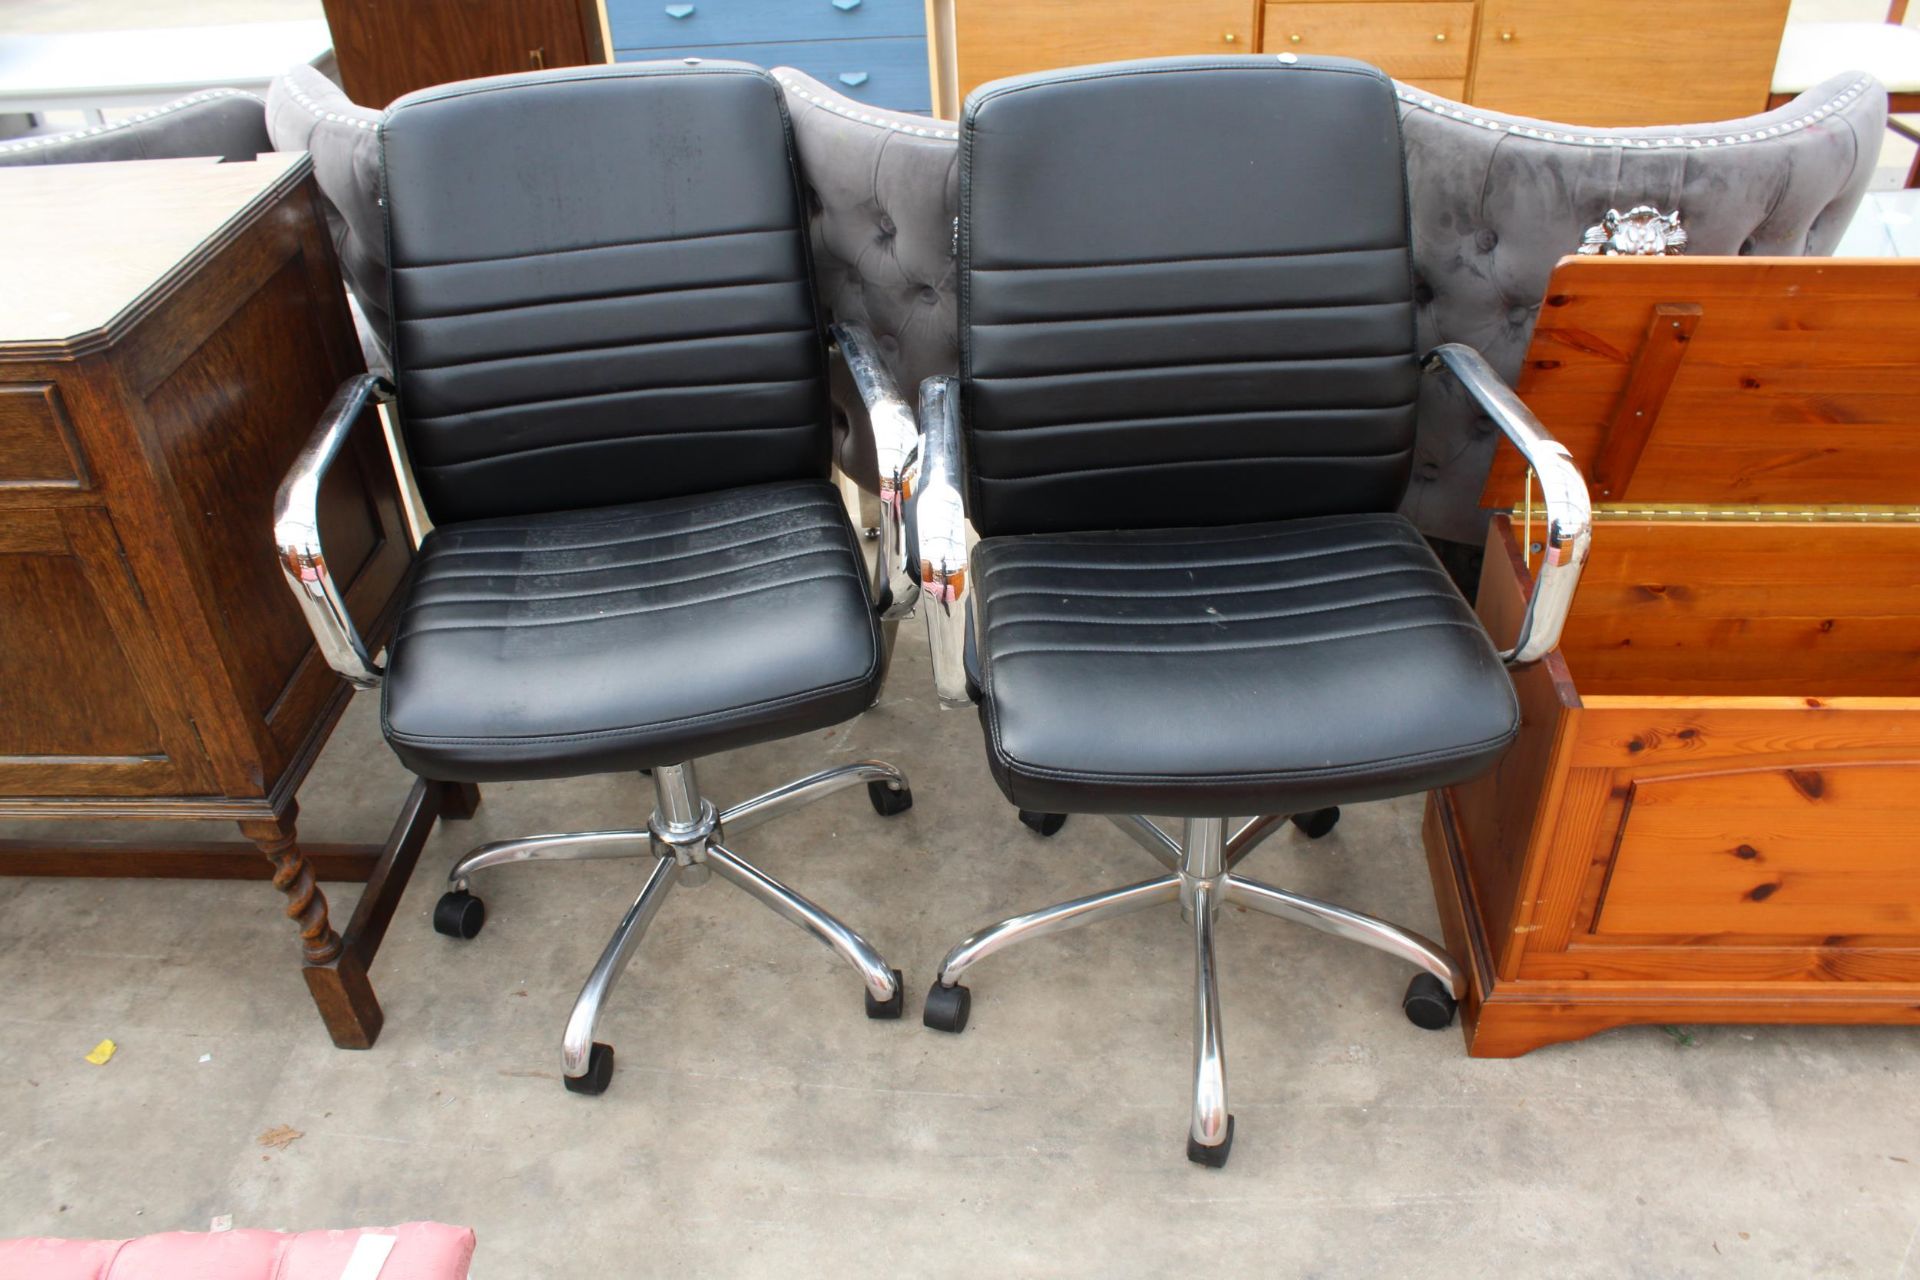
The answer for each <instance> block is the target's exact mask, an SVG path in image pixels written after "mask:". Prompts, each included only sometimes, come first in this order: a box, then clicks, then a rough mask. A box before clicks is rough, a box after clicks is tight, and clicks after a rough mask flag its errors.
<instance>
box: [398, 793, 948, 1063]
mask: <svg viewBox="0 0 1920 1280" xmlns="http://www.w3.org/2000/svg"><path fill="white" fill-rule="evenodd" d="M862 782H864V783H866V784H867V794H868V797H869V799H871V800H872V802H873V807H874V809H875V811H876V812H878V813H879V814H880V815H881V816H882V817H892V816H893V815H895V814H899V813H904V812H906V811H907V810H908V809H910V808H912V807H913V793H912V792H911V791H909V790H908V789H907V778H906V775H905V774H903V773H901V772H900V770H898V769H896V768H894V767H893V766H892V765H890V764H885V763H882V762H881V761H878V760H862V761H860V762H859V763H858V764H849V765H842V766H840V767H839V768H836V769H825V770H822V771H821V772H819V773H814V774H809V775H808V776H806V777H804V778H800V779H797V780H795V781H793V782H789V783H787V784H786V785H785V786H783V787H776V788H774V789H773V790H772V791H769V792H767V793H766V794H765V795H758V796H755V797H754V798H753V799H751V800H743V801H741V802H740V803H739V804H736V805H734V806H733V807H732V808H729V809H723V810H720V811H718V812H716V811H715V810H714V807H713V803H712V801H710V800H707V799H706V798H705V797H703V796H702V795H701V794H700V788H699V785H698V784H697V782H696V781H695V779H694V767H693V764H692V762H691V761H689V762H687V763H685V764H674V765H662V766H660V767H658V768H656V769H654V770H653V791H654V808H653V816H652V817H651V818H650V819H649V820H648V823H647V825H646V826H645V827H641V828H635V829H632V830H620V831H576V832H571V833H564V834H559V835H542V836H528V837H526V838H524V839H520V840H501V841H498V842H496V843H494V844H485V845H481V846H480V847H479V848H477V849H475V850H473V851H472V852H471V853H469V854H467V855H466V856H465V857H464V858H461V859H460V860H459V861H458V862H456V863H454V865H453V869H452V870H451V871H449V872H448V873H447V881H448V889H447V892H446V893H445V894H443V895H442V896H441V898H440V901H439V903H438V904H437V905H436V906H435V907H434V912H433V927H434V928H435V929H436V930H438V931H439V932H440V933H443V934H446V935H447V936H449V937H454V938H471V937H473V936H474V935H475V934H477V933H479V932H480V928H481V926H482V925H483V924H485V922H486V915H487V913H486V907H485V906H484V905H483V904H482V903H481V901H480V899H479V898H477V897H475V896H474V895H473V894H472V893H470V892H469V891H468V880H469V878H470V877H471V876H472V875H473V873H474V872H476V871H482V870H485V869H486V868H488V867H499V866H505V865H506V864H508V863H511V862H546V861H558V860H568V861H577V860H581V859H586V858H642V857H648V858H652V859H653V860H654V862H653V866H652V868H651V869H650V870H649V871H648V872H647V878H646V881H645V883H644V884H642V885H641V886H640V895H639V896H638V897H636V898H635V899H634V900H633V905H632V906H631V907H629V908H627V914H626V916H625V918H624V919H622V920H621V921H620V927H619V928H617V929H615V930H614V933H613V938H612V940H610V941H609V942H608V943H607V947H606V950H605V951H603V952H601V954H600V961H599V963H598V964H596V965H594V966H593V972H592V973H591V974H589V975H588V977H587V983H586V985H585V986H584V987H582V988H581V989H580V998H579V999H578V1000H576V1001H574V1005H573V1014H572V1016H570V1017H569V1018H568V1019H567V1030H566V1035H565V1036H564V1037H563V1038H562V1040H561V1042H560V1061H561V1065H562V1068H563V1070H564V1071H565V1073H566V1086H567V1088H568V1089H569V1090H571V1091H573V1092H574V1093H603V1092H605V1091H606V1088H607V1084H608V1082H609V1081H610V1080H611V1079H612V1077H613V1046H611V1045H608V1044H603V1043H600V1042H598V1041H596V1040H595V1039H594V1038H593V1033H594V1028H595V1027H596V1026H597V1025H598V1024H599V1021H600V1011H601V1009H602V1008H603V1007H604V1006H605V1004H606V1001H607V995H608V993H609V992H611V991H612V990H613V984H614V983H615V982H617V981H619V979H620V974H621V971H622V970H624V969H625V968H626V967H627V961H628V960H630V959H632V958H633V953H634V951H635V950H637V949H638V948H639V946H640V939H641V937H642V936H643V935H645V933H646V931H647V926H648V925H649V924H650V923H652V921H653V918H654V916H655V915H657V914H659V911H660V905H661V904H662V903H663V902H665V901H666V899H667V892H668V890H670V889H672V888H673V886H674V885H675V884H684V885H689V886H692V885H699V884H705V883H706V882H707V880H708V878H709V875H710V873H712V872H718V873H719V874H720V878H721V879H722V880H724V881H726V882H727V883H729V884H732V885H734V886H735V887H736V888H740V889H744V890H745V891H746V893H747V895H748V896H749V897H751V898H753V899H754V900H756V901H758V902H759V903H760V904H761V905H763V906H766V907H768V908H771V909H772V911H773V912H774V914H776V915H779V916H783V917H785V918H786V919H788V920H790V921H792V922H793V923H794V924H796V925H798V926H799V927H800V928H802V929H804V930H806V931H807V932H808V933H810V934H812V935H813V936H814V937H815V938H818V939H819V940H820V941H821V942H824V943H825V944H826V945H827V946H829V947H831V948H832V949H833V951H834V952H835V954H837V955H838V956H840V958H841V959H843V960H845V961H846V962H847V963H848V964H850V965H852V966H853V967H854V968H855V969H856V970H857V971H858V972H859V974H860V980H861V981H862V982H863V983H865V984H866V989H867V1016H868V1017H869V1018H897V1017H899V1016H900V1011H901V1007H902V994H903V992H902V987H901V985H900V971H899V970H898V969H892V968H889V967H888V966H887V962H886V961H885V960H883V959H881V958H880V953H879V952H878V951H876V950H874V948H873V944H871V943H870V942H868V941H867V940H866V939H865V938H863V937H861V936H860V935H859V934H857V933H855V932H854V931H853V930H852V929H849V928H848V927H847V926H846V925H844V924H842V923H840V921H838V920H836V919H835V918H834V917H832V916H831V915H828V914H827V913H826V912H825V911H823V910H821V909H820V908H819V907H818V906H816V905H814V904H813V903H812V902H810V901H808V900H807V899H806V898H804V897H802V896H801V895H799V894H798V893H795V892H794V891H793V890H792V889H789V888H788V887H787V886H786V885H784V884H782V883H781V882H780V881H778V880H776V879H774V878H773V877H772V876H770V875H768V874H767V873H766V872H764V871H762V870H761V869H760V868H758V867H756V866H754V865H753V864H752V863H751V862H748V861H747V860H746V859H745V858H742V857H741V856H740V855H739V854H737V853H734V852H733V851H732V850H731V849H729V848H727V847H726V846H725V845H723V844H722V843H721V841H722V839H730V838H731V837H733V836H736V835H738V834H740V833H741V832H743V831H746V830H748V829H749V828H751V827H757V826H759V825H760V824H761V823H763V822H769V821H771V820H772V819H774V818H777V817H780V816H781V815H782V814H785V813H789V812H791V811H792V810H794V809H798V808H799V807H801V806H802V805H805V804H810V803H812V802H813V801H815V800H818V799H820V798H821V797H823V796H829V795H832V794H833V793H834V792H836V791H842V790H845V789H846V788H848V787H852V786H856V785H858V784H860V783H862Z"/></svg>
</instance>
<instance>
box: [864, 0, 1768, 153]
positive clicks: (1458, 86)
mask: <svg viewBox="0 0 1920 1280" xmlns="http://www.w3.org/2000/svg"><path fill="white" fill-rule="evenodd" d="M868 2H869V3H870V2H871V0H868ZM1787 4H1788V0H1618V2H1617V3H1614V4H1610V5H1606V6H1604V7H1601V8H1596V7H1595V6H1592V5H1580V4H1570V3H1566V0H1188V2H1186V3H1178V4H1167V3H1161V2H1160V0H1151V2H1148V0H928V8H929V11H930V13H931V14H932V18H931V27H930V30H932V32H933V33H934V36H935V43H936V50H935V54H934V64H935V68H936V73H935V74H936V81H937V84H938V88H937V89H936V95H937V98H938V101H939V104H940V108H939V109H940V113H941V114H942V115H946V116H948V117H950V118H951V117H953V116H955V115H956V114H957V113H958V111H959V106H960V102H961V101H962V100H963V99H964V98H965V96H966V95H967V93H968V92H970V91H971V90H972V89H973V88H974V87H975V86H977V85H979V84H982V83H984V82H985V81H988V80H993V79H997V78H999V77H1001V76H1009V75H1018V74H1021V73H1024V72H1029V71H1040V70H1044V69H1046V68H1049V67H1064V66H1073V65H1076V64H1079V63H1086V62H1104V61H1110V60H1114V59H1121V58H1149V57H1158V56H1161V55H1166V54H1183V53H1184V54H1205V53H1247V52H1252V51H1256V50H1257V51H1261V52H1266V53H1286V52H1293V53H1299V54H1333V55H1338V56H1341V57H1348V58H1358V59H1360V60H1361V61H1363V62H1371V63H1373V64H1375V65H1376V66H1379V67H1381V68H1382V69H1384V70H1385V71H1386V72H1387V74H1388V75H1391V76H1393V77H1394V78H1396V79H1398V80H1403V81H1406V82H1408V83H1410V84H1412V85H1414V86H1415V87H1417V88H1422V89H1426V90H1427V91H1429V92H1431V93H1435V94H1438V95H1440V96H1441V97H1445V98H1451V99H1454V100H1457V101H1461V102H1469V103H1472V104H1474V105H1476V106H1484V107H1487V108H1489V109H1490V110H1494V111H1504V112H1512V113H1515V114H1519V115H1530V116H1539V117H1542V118H1545V119H1548V120H1557V121H1564V122H1567V123H1573V124H1585V125H1621V126H1624V125H1645V124H1684V123H1688V122H1692V121H1702V120H1725V119H1731V118H1734V117H1738V116H1743V115H1748V114H1751V113H1753V112H1757V111H1763V110H1765V109H1766V104H1767V95H1768V91H1769V89H1770V87H1771V83H1772V78H1773V64H1774V59H1775V57H1776V55H1777V54H1778V52H1779V47H1780V33H1781V31H1782V30H1783V29H1784V27H1785V25H1786V17H1787Z"/></svg>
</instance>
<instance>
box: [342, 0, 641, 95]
mask: <svg viewBox="0 0 1920 1280" xmlns="http://www.w3.org/2000/svg"><path fill="white" fill-rule="evenodd" d="M662 3H664V0H662ZM322 4H323V7H324V9H325V11H326V15H327V26H328V28H329V29H330V30H331V31H332V32H333V55H334V59H335V61H336V62H338V63H339V66H340V86H341V88H343V89H345V90H346V92H347V96H348V97H349V98H352V99H353V100H354V101H355V102H357V103H359V104H360V105H361V106H363V107H374V108H385V107H386V106H387V105H388V104H390V103H391V102H392V101H393V100H394V99H395V98H397V97H399V96H400V95H401V94H403V93H411V92H412V91H413V90H415V89H424V88H426V87H427V86H428V85H434V84H445V83H447V82H448V81H449V80H470V79H472V78H473V77H475V76H498V75H506V74H508V73H509V72H514V71H538V70H540V69H541V68H543V67H577V66H582V65H585V64H589V63H596V62H605V61H606V60H607V50H608V49H610V48H611V47H612V45H611V43H610V42H609V40H608V39H607V19H606V13H605V12H604V10H603V9H602V7H601V3H600V0H322Z"/></svg>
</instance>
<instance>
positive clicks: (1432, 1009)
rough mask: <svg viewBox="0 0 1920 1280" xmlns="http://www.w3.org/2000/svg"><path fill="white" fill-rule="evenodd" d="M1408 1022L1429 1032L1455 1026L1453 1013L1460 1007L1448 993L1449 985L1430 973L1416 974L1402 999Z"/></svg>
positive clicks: (1401, 1004)
mask: <svg viewBox="0 0 1920 1280" xmlns="http://www.w3.org/2000/svg"><path fill="white" fill-rule="evenodd" d="M1400 1007H1401V1008H1402V1009H1405V1010H1406V1011H1407V1021H1408V1022H1411V1023H1412V1024H1413V1025H1414V1026H1416V1027H1420V1028H1422V1029H1424V1030H1427V1031H1445V1030H1446V1029H1447V1028H1448V1027H1449V1026H1452V1025H1453V1011H1454V1010H1455V1009H1456V1008H1458V1007H1459V1002H1458V1001H1456V1000H1455V999H1454V998H1453V997H1452V996H1451V995H1449V994H1448V992H1447V984H1446V983H1444V982H1442V981H1440V979H1438V978H1436V977H1434V976H1433V975H1432V974H1430V973H1416V974H1414V975H1413V981H1412V982H1409V983H1408V984H1407V994H1406V995H1404V996H1402V997H1401V998H1400Z"/></svg>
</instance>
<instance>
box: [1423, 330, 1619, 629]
mask: <svg viewBox="0 0 1920 1280" xmlns="http://www.w3.org/2000/svg"><path fill="white" fill-rule="evenodd" d="M1426 367H1427V369H1428V370H1429V371H1431V370H1434V369H1439V368H1445V369H1446V370H1447V371H1448V372H1450V373H1451V374H1453V376H1454V377H1456V378H1458V379H1459V380H1460V385H1461V386H1463V387H1465V388H1466V389H1467V394H1468V395H1471V396H1472V397H1473V398H1474V400H1475V401H1476V402H1477V403H1478V404H1479V406H1480V408H1481V409H1482V410H1484V411H1485V412H1486V414H1487V416H1488V417H1490V418H1492V419H1493V420H1494V422H1495V423H1496V424H1497V425H1498V426H1499V428H1500V429H1501V430H1502V431H1504V432H1506V434H1507V439H1509V440H1511V441H1513V443H1514V446H1515V447H1516V448H1518V449H1519V450H1520V453H1521V456H1522V457H1524V458H1525V459H1526V460H1527V465H1528V466H1530V467H1532V468H1533V472H1534V474H1535V475H1537V476H1538V477H1539V478H1540V492H1541V493H1542V494H1543V495H1545V498H1546V505H1547V535H1546V539H1545V554H1544V555H1543V556H1542V558H1541V561H1540V571H1539V573H1537V574H1536V575H1535V576H1534V580H1533V594H1532V595H1530V596H1528V597H1527V611H1526V613H1525V614H1524V615H1523V616H1522V617H1521V619H1520V632H1519V634H1518V635H1517V636H1515V637H1514V641H1513V647H1512V648H1511V649H1508V650H1506V651H1505V652H1503V653H1502V654H1501V655H1500V659H1501V661H1503V662H1505V663H1506V664H1507V665H1508V666H1520V665H1522V664H1525V663H1529V662H1537V661H1538V660H1539V659H1541V658H1544V657H1546V656H1547V655H1548V654H1549V653H1552V652H1553V650H1554V646H1556V645H1558V644H1559V643H1560V629H1561V628H1562V627H1564V626H1565V625H1566V622H1567V610H1568V609H1569V608H1571V607H1572V605H1573V592H1574V588H1576V587H1578V586H1579V585H1580V571H1581V569H1583V568H1584V567H1585V566H1586V563H1587V549H1588V547H1589V545H1590V544H1591V542H1592V540H1593V504H1592V501H1591V500H1590V499H1589V498H1588V496H1587V482H1586V481H1585V480H1584V479H1582V478H1581V475H1580V468H1578V467H1576V466H1575V465H1574V463H1573V455H1572V454H1570V453H1568V452H1567V447H1566V446H1565V445H1563V444H1561V443H1560V442H1559V441H1558V440H1555V439H1554V438H1553V437H1552V436H1551V435H1549V434H1548V433H1547V429H1546V428H1545V427H1543V426H1541V425H1540V419H1538V418H1536V417H1534V416H1533V411H1532V410H1531V409H1529V408H1527V406H1526V404H1525V403H1524V402H1523V401H1522V400H1521V399H1520V397H1519V396H1518V395H1515V394H1514V391H1513V388H1512V387H1509V386H1508V385H1507V384H1506V383H1505V382H1504V381H1502V380H1501V378H1500V375H1499V374H1497V373H1495V372H1494V371H1493V366H1491V365H1489V364H1488V363H1487V361H1486V358H1485V357H1484V356H1482V355H1481V354H1480V353H1479V352H1478V351H1475V350H1474V349H1473V348H1472V347H1469V346H1465V345H1463V344H1461V343H1458V342H1449V343H1445V344H1444V345H1442V346H1438V347H1435V348H1434V349H1433V350H1432V352H1430V353H1429V354H1428V356H1427V359H1426Z"/></svg>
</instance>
